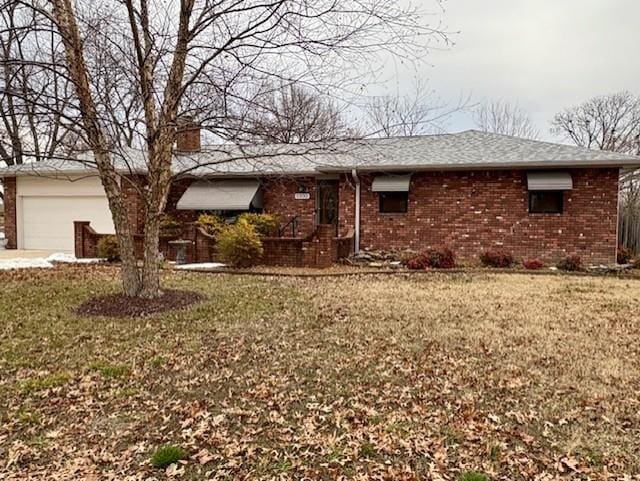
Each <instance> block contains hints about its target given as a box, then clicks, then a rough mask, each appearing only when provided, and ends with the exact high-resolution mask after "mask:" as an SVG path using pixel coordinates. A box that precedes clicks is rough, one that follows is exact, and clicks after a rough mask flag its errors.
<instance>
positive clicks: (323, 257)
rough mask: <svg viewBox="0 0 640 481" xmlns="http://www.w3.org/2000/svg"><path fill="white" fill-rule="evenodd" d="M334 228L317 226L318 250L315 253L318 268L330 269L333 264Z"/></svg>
mask: <svg viewBox="0 0 640 481" xmlns="http://www.w3.org/2000/svg"><path fill="white" fill-rule="evenodd" d="M334 230H335V227H334V226H333V225H331V224H319V225H318V226H317V230H316V233H317V236H318V248H317V249H318V250H317V252H316V265H317V267H320V268H325V267H331V265H332V264H333V234H334Z"/></svg>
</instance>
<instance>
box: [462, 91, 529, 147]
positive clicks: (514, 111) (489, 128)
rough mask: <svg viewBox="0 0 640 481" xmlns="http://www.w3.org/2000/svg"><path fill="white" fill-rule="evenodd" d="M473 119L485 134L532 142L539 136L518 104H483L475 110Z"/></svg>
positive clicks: (501, 102)
mask: <svg viewBox="0 0 640 481" xmlns="http://www.w3.org/2000/svg"><path fill="white" fill-rule="evenodd" d="M473 119H474V121H475V124H476V125H477V126H478V128H479V129H480V130H483V131H485V132H493V133H494V134H503V135H511V136H514V137H521V138H524V139H534V140H535V139H537V138H539V136H540V131H539V130H538V129H536V127H535V126H534V125H533V122H532V121H531V118H530V117H529V114H528V113H527V112H526V110H524V109H523V108H522V107H520V106H519V105H518V104H515V105H513V104H511V103H509V102H505V101H491V102H485V103H483V104H482V105H480V106H479V107H478V108H477V109H476V110H475V112H474V113H473Z"/></svg>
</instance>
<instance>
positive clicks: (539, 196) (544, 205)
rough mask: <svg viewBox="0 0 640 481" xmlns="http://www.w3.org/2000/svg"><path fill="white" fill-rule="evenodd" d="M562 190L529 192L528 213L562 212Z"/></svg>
mask: <svg viewBox="0 0 640 481" xmlns="http://www.w3.org/2000/svg"><path fill="white" fill-rule="evenodd" d="M563 196H564V192H563V191H547V192H545V191H536V192H529V213H531V214H562V207H563Z"/></svg>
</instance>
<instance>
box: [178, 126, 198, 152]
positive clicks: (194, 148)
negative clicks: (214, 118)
mask: <svg viewBox="0 0 640 481" xmlns="http://www.w3.org/2000/svg"><path fill="white" fill-rule="evenodd" d="M177 123H178V126H177V128H176V151H177V152H182V153H189V152H200V148H201V145H200V125H198V124H197V123H196V122H194V121H193V119H192V118H191V117H182V118H180V119H178V122H177Z"/></svg>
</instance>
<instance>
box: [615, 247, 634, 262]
mask: <svg viewBox="0 0 640 481" xmlns="http://www.w3.org/2000/svg"><path fill="white" fill-rule="evenodd" d="M632 259H633V251H632V250H631V249H629V248H628V247H625V246H622V245H621V246H618V255H617V258H616V262H618V264H629V263H630V262H631V260H632Z"/></svg>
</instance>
